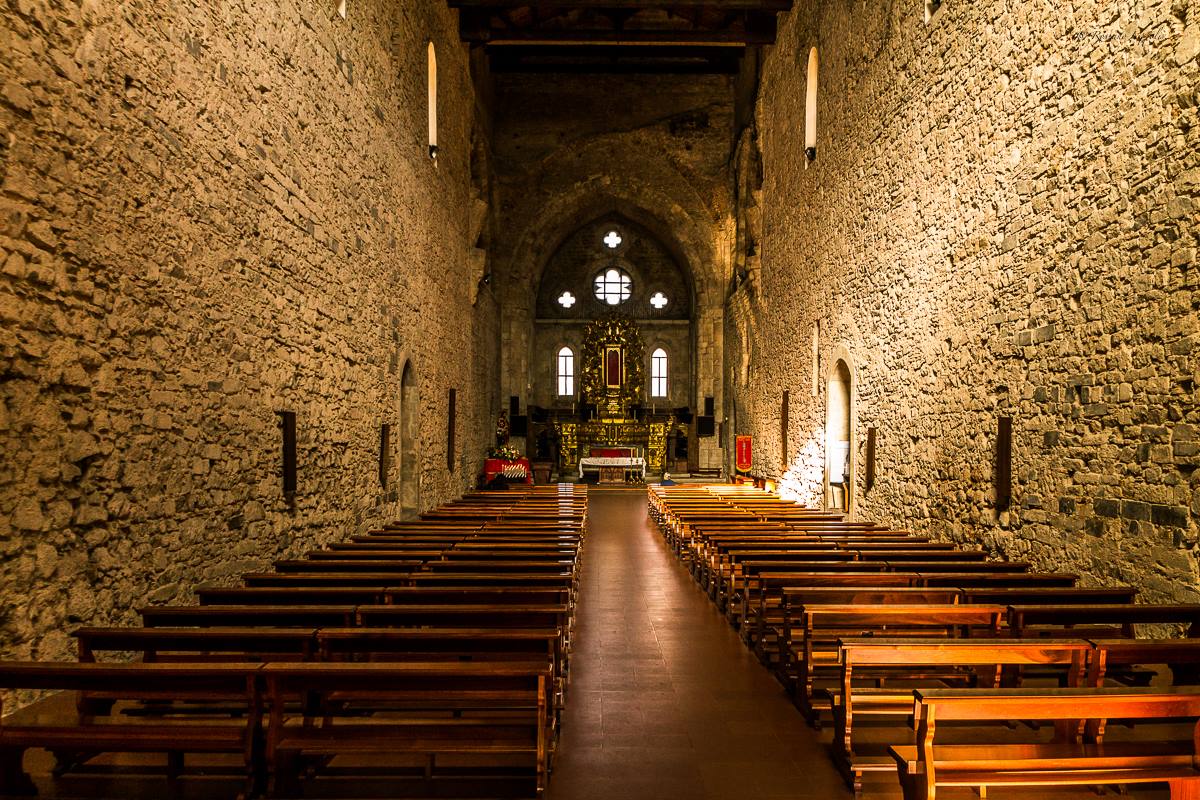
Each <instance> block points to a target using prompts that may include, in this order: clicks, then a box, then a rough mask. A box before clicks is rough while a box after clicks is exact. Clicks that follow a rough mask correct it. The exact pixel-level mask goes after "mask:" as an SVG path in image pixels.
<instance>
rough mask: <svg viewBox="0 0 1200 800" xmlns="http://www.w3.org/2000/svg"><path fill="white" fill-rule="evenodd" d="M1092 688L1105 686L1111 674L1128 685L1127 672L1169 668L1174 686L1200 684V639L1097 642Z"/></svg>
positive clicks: (1090, 672) (1094, 642) (1090, 677)
mask: <svg viewBox="0 0 1200 800" xmlns="http://www.w3.org/2000/svg"><path fill="white" fill-rule="evenodd" d="M1091 644H1092V647H1093V648H1095V650H1094V652H1093V653H1092V658H1091V660H1090V661H1089V663H1088V685H1090V686H1104V685H1105V681H1106V679H1108V678H1109V677H1110V675H1115V676H1116V677H1117V678H1118V679H1119V680H1121V681H1122V682H1124V681H1125V680H1126V676H1125V675H1124V674H1123V673H1122V671H1123V670H1128V669H1130V668H1132V667H1145V666H1147V665H1155V666H1165V667H1167V668H1169V669H1170V671H1171V682H1172V684H1173V685H1176V686H1180V685H1194V684H1197V683H1200V639H1093V640H1091Z"/></svg>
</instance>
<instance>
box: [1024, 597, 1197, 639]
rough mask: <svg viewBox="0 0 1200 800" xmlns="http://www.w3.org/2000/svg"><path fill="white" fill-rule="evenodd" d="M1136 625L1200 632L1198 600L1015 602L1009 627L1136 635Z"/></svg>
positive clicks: (1044, 632) (1035, 632) (1030, 632)
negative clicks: (1160, 603) (1103, 602)
mask: <svg viewBox="0 0 1200 800" xmlns="http://www.w3.org/2000/svg"><path fill="white" fill-rule="evenodd" d="M1135 625H1183V626H1185V628H1186V633H1185V635H1186V636H1188V637H1189V638H1192V637H1196V636H1200V605H1197V604H1162V605H1157V604H1156V605H1150V604H1147V605H1139V604H1102V603H1096V604H1072V605H1063V604H1059V605H1013V606H1009V609H1008V627H1009V629H1010V630H1011V631H1012V633H1013V635H1014V636H1061V635H1062V634H1063V632H1064V631H1068V632H1070V633H1071V634H1073V635H1074V634H1078V635H1080V636H1096V635H1099V636H1101V637H1103V636H1109V637H1121V636H1123V637H1127V638H1131V639H1132V638H1133V636H1134V626H1135Z"/></svg>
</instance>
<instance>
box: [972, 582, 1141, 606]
mask: <svg viewBox="0 0 1200 800" xmlns="http://www.w3.org/2000/svg"><path fill="white" fill-rule="evenodd" d="M1137 593H1138V590H1137V589H1135V588H1133V587H1132V586H1116V587H1111V588H1106V589H1098V588H1092V587H1079V586H983V587H964V588H963V589H962V602H964V603H994V604H997V605H1005V606H1009V605H1025V604H1034V605H1038V604H1048V605H1081V604H1083V605H1087V604H1092V603H1132V602H1133V601H1134V599H1135V598H1136V597H1137Z"/></svg>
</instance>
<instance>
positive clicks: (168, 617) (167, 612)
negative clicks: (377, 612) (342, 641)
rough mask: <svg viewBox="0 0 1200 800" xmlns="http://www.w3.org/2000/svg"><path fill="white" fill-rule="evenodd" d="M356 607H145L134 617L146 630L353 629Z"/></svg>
mask: <svg viewBox="0 0 1200 800" xmlns="http://www.w3.org/2000/svg"><path fill="white" fill-rule="evenodd" d="M357 610H358V607H357V606H302V605H296V606H287V605H284V606H146V607H144V608H139V609H138V610H137V613H138V614H139V615H140V616H141V618H142V624H143V625H145V626H146V627H148V628H161V627H175V628H186V627H194V628H213V627H255V626H258V627H264V628H320V627H324V626H335V625H337V626H347V625H353V624H354V620H355V616H354V615H355V612H356V611H357Z"/></svg>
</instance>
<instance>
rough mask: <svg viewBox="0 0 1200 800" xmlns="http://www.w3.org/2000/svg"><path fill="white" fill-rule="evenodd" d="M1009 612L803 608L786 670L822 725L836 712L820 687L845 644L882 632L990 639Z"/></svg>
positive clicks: (978, 607)
mask: <svg viewBox="0 0 1200 800" xmlns="http://www.w3.org/2000/svg"><path fill="white" fill-rule="evenodd" d="M1005 611H1006V609H1005V608H1004V606H990V605H983V604H975V605H958V604H945V605H935V604H918V605H886V606H856V605H841V604H826V605H818V604H809V605H803V606H800V607H799V608H798V609H797V612H798V613H797V614H796V615H795V618H796V620H797V621H798V623H799V629H798V630H797V629H795V628H793V629H792V630H790V631H788V634H789V638H792V639H796V638H798V639H799V640H800V641H799V643H798V645H793V646H790V647H788V648H787V649H786V651H785V657H786V659H787V660H786V661H785V662H784V664H782V665H781V669H782V670H783V676H784V677H785V679H786V680H787V681H789V683H790V686H791V688H792V691H793V697H794V699H795V701H796V705H797V707H798V708H799V709H800V711H801V713H803V714H804V715H805V717H806V718H807V719H808V720H809V721H810V722H811V723H813V724H814V725H816V724H819V722H820V713H821V712H822V711H826V710H829V708H830V705H829V702H828V700H825V699H822V698H821V697H819V694H818V688H819V687H818V686H817V683H818V681H819V680H821V679H822V678H823V677H825V676H828V675H830V674H831V673H833V672H834V671H835V670H836V668H837V659H838V650H837V642H838V640H839V639H842V638H847V637H855V636H863V635H870V634H873V633H876V632H885V634H886V635H887V636H889V637H893V638H901V637H905V638H906V637H914V638H925V637H931V636H942V637H945V638H957V637H967V636H971V635H983V636H985V637H990V636H995V635H996V633H997V632H998V631H999V630H1000V626H1001V625H1002V624H1003V621H1004V614H1005ZM822 688H823V687H822Z"/></svg>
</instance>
